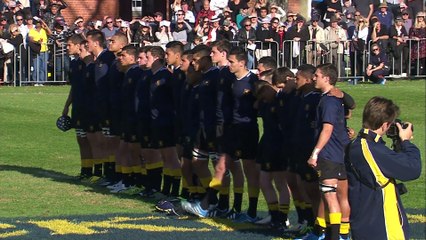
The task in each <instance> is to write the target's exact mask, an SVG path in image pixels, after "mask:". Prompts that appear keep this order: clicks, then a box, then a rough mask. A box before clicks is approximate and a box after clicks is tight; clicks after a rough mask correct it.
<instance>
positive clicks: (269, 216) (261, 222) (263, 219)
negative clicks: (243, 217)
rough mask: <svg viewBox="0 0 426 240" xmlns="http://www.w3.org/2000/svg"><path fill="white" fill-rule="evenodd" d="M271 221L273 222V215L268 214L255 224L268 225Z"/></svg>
mask: <svg viewBox="0 0 426 240" xmlns="http://www.w3.org/2000/svg"><path fill="white" fill-rule="evenodd" d="M269 223H271V215H268V216H266V217H264V218H262V219H260V220H259V221H257V222H255V224H259V225H268V224H269Z"/></svg>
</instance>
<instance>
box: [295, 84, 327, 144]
mask: <svg viewBox="0 0 426 240" xmlns="http://www.w3.org/2000/svg"><path fill="white" fill-rule="evenodd" d="M300 97H301V100H300V101H299V103H298V104H297V110H296V114H295V117H293V118H292V121H293V139H294V141H293V142H294V144H295V146H297V147H298V148H299V149H305V150H306V151H309V152H312V150H313V149H314V147H315V144H316V141H315V140H316V138H315V132H316V116H317V107H318V103H319V101H320V98H321V93H320V92H318V91H315V90H312V91H309V92H307V93H303V94H301V96H300Z"/></svg>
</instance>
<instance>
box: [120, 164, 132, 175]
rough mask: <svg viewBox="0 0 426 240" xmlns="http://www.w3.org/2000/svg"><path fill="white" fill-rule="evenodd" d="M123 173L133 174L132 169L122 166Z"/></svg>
mask: <svg viewBox="0 0 426 240" xmlns="http://www.w3.org/2000/svg"><path fill="white" fill-rule="evenodd" d="M121 173H123V174H130V173H132V167H125V166H122V167H121Z"/></svg>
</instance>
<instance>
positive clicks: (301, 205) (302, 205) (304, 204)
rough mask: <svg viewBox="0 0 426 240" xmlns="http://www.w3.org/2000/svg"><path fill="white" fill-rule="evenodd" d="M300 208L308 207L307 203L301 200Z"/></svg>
mask: <svg viewBox="0 0 426 240" xmlns="http://www.w3.org/2000/svg"><path fill="white" fill-rule="evenodd" d="M300 209H302V210H305V209H306V203H305V202H300Z"/></svg>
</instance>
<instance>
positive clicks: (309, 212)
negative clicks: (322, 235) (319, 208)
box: [304, 203, 315, 226]
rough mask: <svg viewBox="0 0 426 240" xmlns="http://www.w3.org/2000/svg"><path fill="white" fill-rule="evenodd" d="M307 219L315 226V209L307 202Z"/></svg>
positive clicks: (309, 224)
mask: <svg viewBox="0 0 426 240" xmlns="http://www.w3.org/2000/svg"><path fill="white" fill-rule="evenodd" d="M304 216H305V220H306V221H307V222H308V226H314V224H315V216H314V210H313V209H312V204H310V203H305V214H304Z"/></svg>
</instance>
